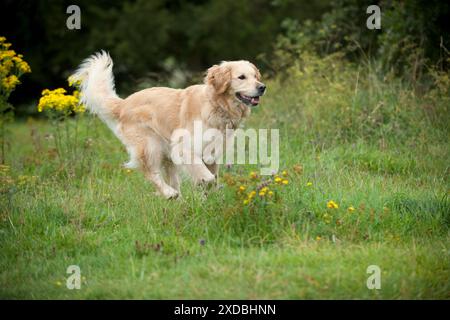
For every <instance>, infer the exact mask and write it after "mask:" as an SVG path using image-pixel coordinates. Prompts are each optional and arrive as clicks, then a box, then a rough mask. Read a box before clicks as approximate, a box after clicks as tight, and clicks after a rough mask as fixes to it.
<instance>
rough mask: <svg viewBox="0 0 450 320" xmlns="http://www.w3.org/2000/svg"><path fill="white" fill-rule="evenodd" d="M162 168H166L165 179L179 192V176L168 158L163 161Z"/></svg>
mask: <svg viewBox="0 0 450 320" xmlns="http://www.w3.org/2000/svg"><path fill="white" fill-rule="evenodd" d="M164 168H165V170H166V175H167V179H168V180H169V185H170V186H171V187H172V188H174V189H175V190H177V191H178V192H180V176H179V174H178V169H177V167H176V165H175V164H174V163H173V162H172V161H171V160H170V159H167V160H166V161H165V162H164Z"/></svg>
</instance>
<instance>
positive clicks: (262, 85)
mask: <svg viewBox="0 0 450 320" xmlns="http://www.w3.org/2000/svg"><path fill="white" fill-rule="evenodd" d="M258 91H259V92H260V93H264V91H266V85H265V84H263V83H261V84H260V85H258Z"/></svg>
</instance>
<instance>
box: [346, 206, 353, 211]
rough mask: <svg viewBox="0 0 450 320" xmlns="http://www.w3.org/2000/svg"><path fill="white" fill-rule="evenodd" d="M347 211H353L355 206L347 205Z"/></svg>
mask: <svg viewBox="0 0 450 320" xmlns="http://www.w3.org/2000/svg"><path fill="white" fill-rule="evenodd" d="M347 210H348V212H353V211H355V207H353V206H350V207H348V209H347Z"/></svg>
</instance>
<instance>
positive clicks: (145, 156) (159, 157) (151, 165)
mask: <svg viewBox="0 0 450 320" xmlns="http://www.w3.org/2000/svg"><path fill="white" fill-rule="evenodd" d="M158 139H159V138H158V137H154V136H151V137H150V138H149V139H148V140H147V143H145V144H144V146H142V149H141V153H140V160H141V163H142V170H143V171H144V175H145V177H146V178H147V179H148V180H150V181H151V182H152V183H153V184H154V185H155V187H156V188H157V189H158V191H159V192H160V193H161V194H162V195H163V196H164V197H165V198H167V199H174V198H177V197H178V196H179V194H180V193H179V191H178V190H176V189H174V188H173V187H171V186H170V185H168V184H167V183H166V182H165V181H164V178H163V175H162V173H163V172H162V170H163V168H162V164H163V163H162V161H163V150H162V149H161V142H160V141H159V140H158Z"/></svg>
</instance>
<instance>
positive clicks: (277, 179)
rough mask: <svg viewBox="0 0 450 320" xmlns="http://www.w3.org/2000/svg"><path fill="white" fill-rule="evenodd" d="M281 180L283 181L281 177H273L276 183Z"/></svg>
mask: <svg viewBox="0 0 450 320" xmlns="http://www.w3.org/2000/svg"><path fill="white" fill-rule="evenodd" d="M281 181H283V179H281V178H280V177H275V182H276V183H280V182H281Z"/></svg>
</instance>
